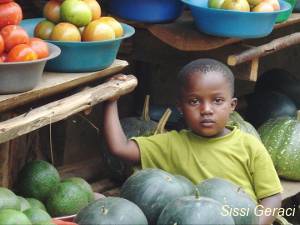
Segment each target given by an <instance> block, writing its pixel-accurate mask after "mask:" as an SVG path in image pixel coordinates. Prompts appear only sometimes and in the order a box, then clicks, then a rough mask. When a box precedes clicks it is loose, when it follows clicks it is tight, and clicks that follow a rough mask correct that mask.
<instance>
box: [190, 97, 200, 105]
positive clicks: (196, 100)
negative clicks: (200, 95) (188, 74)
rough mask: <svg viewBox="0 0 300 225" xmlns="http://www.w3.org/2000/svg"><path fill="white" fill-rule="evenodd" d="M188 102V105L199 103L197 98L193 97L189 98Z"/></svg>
mask: <svg viewBox="0 0 300 225" xmlns="http://www.w3.org/2000/svg"><path fill="white" fill-rule="evenodd" d="M188 103H189V104H190V105H197V104H199V100H198V99H196V98H194V99H191V100H189V101H188Z"/></svg>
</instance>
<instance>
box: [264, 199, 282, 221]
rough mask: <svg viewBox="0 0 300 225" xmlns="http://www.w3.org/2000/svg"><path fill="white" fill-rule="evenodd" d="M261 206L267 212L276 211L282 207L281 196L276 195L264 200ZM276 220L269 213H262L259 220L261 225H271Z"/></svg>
mask: <svg viewBox="0 0 300 225" xmlns="http://www.w3.org/2000/svg"><path fill="white" fill-rule="evenodd" d="M260 205H262V206H263V208H264V209H265V210H268V211H272V212H273V211H274V210H276V208H277V209H278V208H280V206H281V194H276V195H273V196H270V197H267V198H264V199H261V201H260ZM274 220H275V217H274V216H272V215H268V213H262V215H261V216H260V218H259V225H271V224H272V223H273V222H274Z"/></svg>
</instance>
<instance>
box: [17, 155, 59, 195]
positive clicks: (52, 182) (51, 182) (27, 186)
mask: <svg viewBox="0 0 300 225" xmlns="http://www.w3.org/2000/svg"><path fill="white" fill-rule="evenodd" d="M59 180H60V177H59V174H58V172H57V170H56V168H55V167H54V166H53V165H51V164H50V163H48V162H46V161H42V160H35V161H31V162H29V163H27V164H26V165H25V166H24V167H23V168H22V170H21V171H20V173H19V174H18V181H17V189H18V191H19V193H20V195H22V196H24V197H31V198H36V199H38V200H41V201H44V200H45V199H46V198H47V196H48V194H49V192H50V190H51V189H52V188H53V187H55V186H56V185H57V184H58V183H59Z"/></svg>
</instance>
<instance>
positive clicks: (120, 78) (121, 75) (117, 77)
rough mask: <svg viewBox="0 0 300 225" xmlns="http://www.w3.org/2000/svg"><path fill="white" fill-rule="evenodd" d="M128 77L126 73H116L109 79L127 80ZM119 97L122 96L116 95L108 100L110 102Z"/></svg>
mask: <svg viewBox="0 0 300 225" xmlns="http://www.w3.org/2000/svg"><path fill="white" fill-rule="evenodd" d="M127 79H128V77H127V76H126V75H124V74H117V75H114V76H112V77H110V78H108V79H107V81H111V80H119V81H126V80H127ZM119 98H120V96H115V97H113V98H110V99H108V100H107V101H109V102H115V101H117V100H118V99H119Z"/></svg>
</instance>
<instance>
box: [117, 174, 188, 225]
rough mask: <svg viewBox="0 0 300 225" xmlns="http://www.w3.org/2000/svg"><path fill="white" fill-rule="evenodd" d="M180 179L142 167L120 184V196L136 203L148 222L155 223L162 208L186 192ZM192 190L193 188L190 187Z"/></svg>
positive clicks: (184, 185)
mask: <svg viewBox="0 0 300 225" xmlns="http://www.w3.org/2000/svg"><path fill="white" fill-rule="evenodd" d="M187 190H188V189H187V188H186V184H182V181H181V179H178V178H176V177H175V176H173V175H171V174H169V173H167V172H165V171H163V170H159V169H144V170H140V171H138V172H136V173H135V174H133V175H132V176H130V177H129V178H128V179H127V180H126V181H125V183H124V184H123V185H122V188H121V194H120V196H121V197H123V198H126V199H128V200H129V201H132V202H134V203H135V204H137V205H138V206H139V207H140V208H141V209H142V211H143V212H144V214H145V215H146V217H147V219H148V221H149V223H150V224H155V223H156V221H157V218H158V216H159V214H160V213H161V211H162V210H163V208H164V207H165V206H166V205H167V204H168V203H169V202H171V201H173V200H175V199H176V198H178V197H182V196H186V195H191V194H192V193H187ZM191 191H193V189H191Z"/></svg>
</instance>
